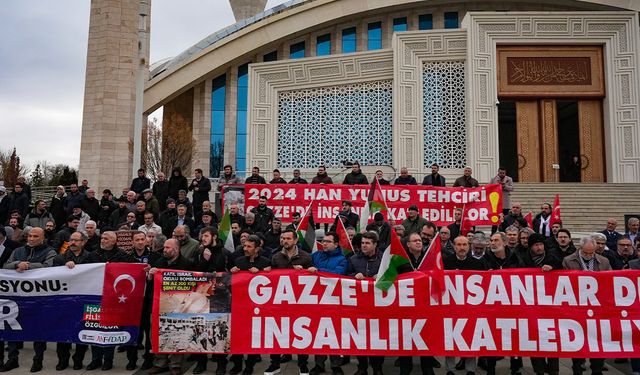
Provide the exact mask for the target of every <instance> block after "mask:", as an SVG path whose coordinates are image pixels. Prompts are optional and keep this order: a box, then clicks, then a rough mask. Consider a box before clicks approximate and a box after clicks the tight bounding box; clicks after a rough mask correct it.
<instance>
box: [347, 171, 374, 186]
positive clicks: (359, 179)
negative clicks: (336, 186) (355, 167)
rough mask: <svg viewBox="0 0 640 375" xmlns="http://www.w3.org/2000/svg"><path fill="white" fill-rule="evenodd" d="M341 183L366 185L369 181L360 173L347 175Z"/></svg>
mask: <svg viewBox="0 0 640 375" xmlns="http://www.w3.org/2000/svg"><path fill="white" fill-rule="evenodd" d="M342 183H343V184H345V185H368V184H369V180H368V179H367V176H365V174H364V173H362V172H359V173H354V172H351V173H347V175H346V176H344V181H342Z"/></svg>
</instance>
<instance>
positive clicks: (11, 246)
mask: <svg viewBox="0 0 640 375" xmlns="http://www.w3.org/2000/svg"><path fill="white" fill-rule="evenodd" d="M19 247H20V244H19V243H17V242H14V241H11V240H10V239H8V238H5V240H4V252H3V253H2V255H0V268H2V267H3V266H4V264H5V263H7V259H9V257H10V256H11V253H12V252H13V250H15V249H17V248H19Z"/></svg>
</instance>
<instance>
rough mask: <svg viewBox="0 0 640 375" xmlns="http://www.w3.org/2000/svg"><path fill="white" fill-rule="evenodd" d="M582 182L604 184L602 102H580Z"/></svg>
mask: <svg viewBox="0 0 640 375" xmlns="http://www.w3.org/2000/svg"><path fill="white" fill-rule="evenodd" d="M578 113H579V115H578V116H579V126H580V159H581V164H582V171H581V180H582V182H604V181H605V170H604V142H603V140H604V138H603V124H602V100H580V101H578Z"/></svg>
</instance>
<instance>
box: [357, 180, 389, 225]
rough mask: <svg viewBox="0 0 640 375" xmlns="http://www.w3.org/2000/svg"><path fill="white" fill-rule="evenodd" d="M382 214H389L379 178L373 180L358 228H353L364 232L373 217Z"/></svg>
mask: <svg viewBox="0 0 640 375" xmlns="http://www.w3.org/2000/svg"><path fill="white" fill-rule="evenodd" d="M379 212H380V213H382V212H389V210H388V208H387V202H385V200H384V195H383V194H382V188H381V187H380V181H378V179H377V178H374V179H373V182H371V188H370V189H369V195H368V196H367V203H365V204H364V207H363V208H362V215H360V222H359V223H358V226H355V225H354V226H353V227H354V228H358V229H360V231H363V230H364V229H365V228H367V224H368V223H369V218H370V217H371V215H374V216H375V214H377V213H379Z"/></svg>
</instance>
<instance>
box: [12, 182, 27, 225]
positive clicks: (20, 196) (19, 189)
mask: <svg viewBox="0 0 640 375" xmlns="http://www.w3.org/2000/svg"><path fill="white" fill-rule="evenodd" d="M10 197H11V199H10V202H11V207H10V209H9V212H11V211H13V210H16V211H18V213H19V214H20V217H21V218H23V219H24V218H25V217H26V216H27V214H28V213H29V204H30V203H31V202H30V201H29V197H28V196H27V193H25V192H24V184H22V183H20V182H18V183H16V184H15V185H14V187H13V193H11V195H10Z"/></svg>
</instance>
